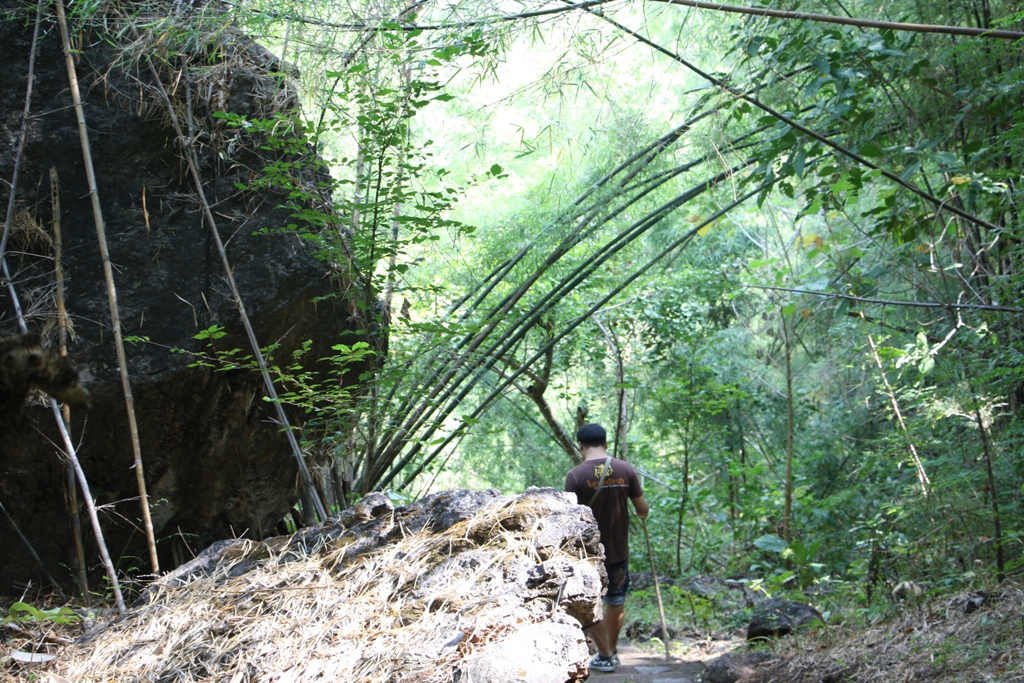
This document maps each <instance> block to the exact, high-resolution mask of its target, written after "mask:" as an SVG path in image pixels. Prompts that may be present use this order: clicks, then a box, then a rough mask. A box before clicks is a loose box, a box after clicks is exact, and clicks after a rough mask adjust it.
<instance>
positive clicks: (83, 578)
mask: <svg viewBox="0 0 1024 683" xmlns="http://www.w3.org/2000/svg"><path fill="white" fill-rule="evenodd" d="M50 206H51V211H52V212H53V262H54V279H55V280H56V282H57V339H58V344H59V346H60V355H61V356H64V357H65V358H66V357H67V355H68V331H69V330H70V328H71V324H70V321H69V320H68V311H67V307H66V306H65V302H64V263H63V259H64V241H63V238H62V235H61V230H60V180H59V178H58V177H57V169H56V168H55V167H52V168H50ZM61 414H62V416H63V418H64V423H65V424H67V425H69V426H70V425H71V406H69V405H67V404H64V406H62V408H61ZM67 470H68V482H67V485H68V510H69V512H70V513H71V535H72V537H73V538H74V541H75V559H76V560H77V564H78V566H77V567H76V568H75V569H76V570H77V572H78V584H79V587H80V588H81V590H82V597H83V598H84V599H85V604H86V605H88V604H89V602H90V600H89V577H88V574H87V573H86V570H85V547H84V545H83V544H82V520H81V516H80V515H79V514H78V485H77V484H76V483H75V468H74V467H73V466H72V465H71V461H70V460H69V461H68V463H67Z"/></svg>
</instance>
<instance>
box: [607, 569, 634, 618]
mask: <svg viewBox="0 0 1024 683" xmlns="http://www.w3.org/2000/svg"><path fill="white" fill-rule="evenodd" d="M604 568H605V571H607V572H608V592H607V593H605V595H604V604H606V605H608V606H610V607H618V606H619V605H624V604H626V591H628V590H629V560H625V561H623V562H619V563H618V564H605V566H604Z"/></svg>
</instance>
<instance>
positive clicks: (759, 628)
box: [747, 598, 824, 640]
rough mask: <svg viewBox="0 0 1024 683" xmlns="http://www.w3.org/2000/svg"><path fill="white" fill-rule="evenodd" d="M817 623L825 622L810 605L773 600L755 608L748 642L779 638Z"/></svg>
mask: <svg viewBox="0 0 1024 683" xmlns="http://www.w3.org/2000/svg"><path fill="white" fill-rule="evenodd" d="M815 621H824V619H822V616H821V613H820V612H818V610H816V609H814V608H813V607H811V606H810V605H808V604H806V603H803V602H796V601H794V600H782V599H780V598H772V599H770V600H765V601H764V602H762V603H760V604H758V605H756V606H755V607H754V614H753V615H752V616H751V618H750V624H749V625H747V640H754V639H755V638H778V637H780V636H784V635H787V634H789V633H790V632H792V631H795V630H796V629H799V628H801V627H803V626H808V625H809V624H811V623H813V622H815Z"/></svg>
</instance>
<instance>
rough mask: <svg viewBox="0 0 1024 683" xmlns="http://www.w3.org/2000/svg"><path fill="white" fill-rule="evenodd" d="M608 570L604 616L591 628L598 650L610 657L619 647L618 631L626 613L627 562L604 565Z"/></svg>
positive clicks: (627, 588)
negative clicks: (596, 633) (594, 633)
mask: <svg viewBox="0 0 1024 683" xmlns="http://www.w3.org/2000/svg"><path fill="white" fill-rule="evenodd" d="M605 570H606V571H607V572H608V592H607V594H605V598H604V618H603V619H601V621H600V622H599V623H598V624H597V625H596V626H595V627H594V629H592V631H598V632H599V633H600V636H599V637H598V636H595V638H594V641H595V642H596V643H597V648H598V651H599V652H600V653H601V655H602V656H604V657H610V656H611V654H612V653H613V652H615V651H616V650H617V649H618V647H619V631H621V630H622V622H623V620H624V619H625V615H626V608H625V606H624V605H625V602H626V591H627V590H629V562H628V561H626V562H621V563H619V564H614V565H605Z"/></svg>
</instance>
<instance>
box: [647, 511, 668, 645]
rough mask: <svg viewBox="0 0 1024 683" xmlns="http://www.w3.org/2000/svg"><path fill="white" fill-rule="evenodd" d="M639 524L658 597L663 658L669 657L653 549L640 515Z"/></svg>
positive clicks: (666, 631)
mask: <svg viewBox="0 0 1024 683" xmlns="http://www.w3.org/2000/svg"><path fill="white" fill-rule="evenodd" d="M640 526H642V527H643V529H644V542H645V543H646V544H647V557H648V559H649V560H650V562H651V580H653V581H654V595H655V597H657V598H658V614H659V615H660V616H661V636H662V638H664V640H663V641H662V642H663V643H664V644H665V659H670V658H671V657H672V653H671V651H670V650H669V647H670V645H669V637H668V624H667V623H666V622H665V603H663V602H662V601H661V587H660V586H658V573H657V572H656V571H654V551H653V550H651V536H650V534H648V533H647V520H646V519H644V518H643V517H640Z"/></svg>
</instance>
